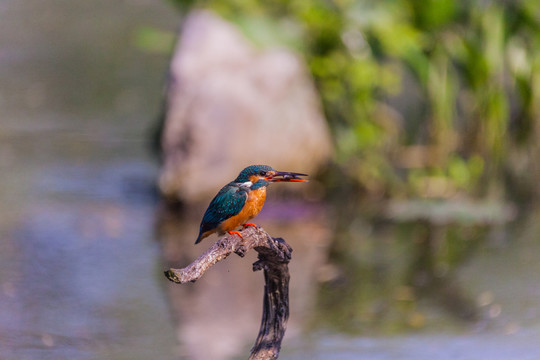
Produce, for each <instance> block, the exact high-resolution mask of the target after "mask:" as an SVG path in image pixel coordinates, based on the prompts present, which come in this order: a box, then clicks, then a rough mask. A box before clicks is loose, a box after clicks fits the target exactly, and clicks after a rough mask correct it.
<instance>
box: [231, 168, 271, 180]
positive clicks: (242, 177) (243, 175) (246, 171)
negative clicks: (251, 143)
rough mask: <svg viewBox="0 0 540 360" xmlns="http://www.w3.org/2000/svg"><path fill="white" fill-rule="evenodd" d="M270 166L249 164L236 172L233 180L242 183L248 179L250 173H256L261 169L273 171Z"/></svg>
mask: <svg viewBox="0 0 540 360" xmlns="http://www.w3.org/2000/svg"><path fill="white" fill-rule="evenodd" d="M273 170H274V169H272V167H271V166H268V165H251V166H248V167H247V168H245V169H244V170H242V171H241V172H240V174H238V177H237V178H236V179H235V180H234V181H235V182H239V183H243V182H246V181H249V177H250V176H252V175H257V174H258V173H260V172H261V171H273Z"/></svg>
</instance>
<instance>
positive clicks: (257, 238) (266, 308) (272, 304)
mask: <svg viewBox="0 0 540 360" xmlns="http://www.w3.org/2000/svg"><path fill="white" fill-rule="evenodd" d="M241 234H242V238H241V237H240V236H238V235H227V236H224V237H222V238H220V239H219V240H218V241H217V242H216V243H215V244H214V245H212V246H211V247H210V248H209V249H208V250H207V251H206V252H204V253H203V254H202V255H201V256H199V257H198V258H197V260H195V261H194V262H193V263H191V264H190V265H188V266H187V267H185V268H182V269H169V270H167V271H165V276H166V277H167V278H168V279H169V280H170V281H173V282H175V283H178V284H184V283H187V282H195V281H197V280H198V279H200V278H201V276H202V275H203V274H204V273H205V272H206V271H207V270H208V269H210V267H212V265H214V264H216V263H217V262H218V261H221V260H223V259H225V258H227V257H228V256H229V255H230V254H232V253H235V254H237V255H239V256H241V257H243V256H244V255H245V254H246V253H247V252H248V251H249V250H251V249H255V251H257V252H258V253H259V257H258V258H259V259H258V260H257V261H256V262H255V263H254V264H253V271H258V270H264V280H265V286H264V298H263V314H262V320H261V327H260V329H259V335H258V336H257V340H256V342H255V345H254V346H253V348H252V349H251V356H250V357H249V360H270V359H277V358H278V356H279V350H280V348H281V341H282V340H283V336H284V335H285V330H286V326H287V320H288V318H289V278H290V276H289V267H288V264H289V261H290V259H291V252H292V249H291V247H290V246H289V245H288V244H287V243H286V242H285V240H283V239H281V238H273V237H271V236H270V235H269V234H268V233H267V232H266V231H264V230H263V229H262V228H254V227H248V228H246V229H244V230H242V231H241Z"/></svg>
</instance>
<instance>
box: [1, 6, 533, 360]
mask: <svg viewBox="0 0 540 360" xmlns="http://www.w3.org/2000/svg"><path fill="white" fill-rule="evenodd" d="M201 10H204V14H207V16H211V17H213V18H215V19H220V20H219V21H222V22H228V24H230V27H231V28H232V29H235V30H234V31H237V33H238V34H239V36H241V37H242V38H244V39H245V41H246V43H249V44H250V46H252V47H253V49H254V50H253V51H255V52H264V51H267V49H276V48H277V49H280V51H282V52H287V53H290V54H293V55H294V56H295V58H296V59H299V60H298V61H299V63H300V64H303V65H302V66H303V68H304V69H305V71H304V72H305V75H306V77H307V78H308V79H309V84H311V86H313V89H315V90H316V97H317V102H315V103H313V107H314V109H316V110H317V111H320V112H321V114H323V115H324V119H325V129H326V130H327V138H329V139H331V148H332V150H328V152H327V158H326V160H325V161H324V162H322V161H320V162H319V163H317V170H316V171H313V174H310V175H312V176H311V178H312V181H311V182H310V184H309V185H308V186H306V187H303V188H299V187H295V188H294V189H283V187H286V186H289V185H290V186H293V185H296V184H280V185H273V187H272V188H271V189H270V190H269V193H270V195H269V197H270V198H269V200H268V204H267V205H266V207H265V209H264V210H263V212H262V213H261V215H260V216H259V217H258V220H257V223H259V224H260V225H262V226H264V228H265V229H266V230H267V231H269V232H270V233H271V234H274V235H275V236H282V237H284V238H285V239H286V240H287V241H288V242H289V243H290V244H291V245H292V247H293V249H294V253H293V260H292V262H291V265H290V266H291V275H292V280H291V306H292V308H291V318H290V321H289V328H288V331H287V336H286V338H285V341H284V343H283V349H282V354H281V358H283V359H415V360H416V359H433V358H437V359H475V360H476V359H501V360H502V359H505V360H506V359H518V360H521V359H539V358H540V347H539V346H538V338H540V319H539V317H540V241H539V236H538V235H539V233H540V225H539V224H540V223H539V220H540V211H539V207H538V200H539V196H540V193H539V191H538V186H537V184H538V183H539V180H540V168H539V165H538V162H537V161H536V160H535V159H537V158H538V156H539V155H540V141H539V140H540V138H539V137H540V107H539V104H540V3H538V1H536V0H521V1H495V0H493V1H489V0H483V1H479V0H478V1H476V0H474V1H451V0H430V1H417V0H393V1H390V0H388V1H377V2H371V1H363V0H340V1H337V0H336V1H329V0H314V1H301V0H291V1H266V2H264V1H257V0H253V1H240V0H239V1H222V0H210V1H199V2H194V1H180V0H176V1H161V2H159V1H149V0H131V1H127V0H125V1H114V2H111V1H102V0H96V1H93V2H91V3H89V2H84V1H58V0H56V1H53V0H40V1H37V0H4V1H2V2H1V3H0V109H1V111H0V120H1V122H0V169H1V171H0V194H1V198H0V358H2V359H8V360H11V359H235V358H245V357H247V356H246V355H247V354H248V352H249V348H250V346H251V345H252V344H253V342H254V340H255V337H256V334H257V330H258V326H259V321H260V311H261V309H262V283H263V282H262V274H260V273H252V272H251V262H253V261H254V257H253V254H251V255H250V256H251V257H248V258H247V259H239V258H230V259H227V260H226V261H224V262H223V263H221V264H219V265H217V266H216V267H215V268H213V269H212V270H211V271H210V272H209V273H208V274H206V275H205V277H204V278H202V279H201V280H199V281H198V282H197V283H195V284H186V285H175V284H171V283H169V282H167V281H166V279H165V278H164V276H163V270H165V269H167V268H168V267H170V266H175V267H181V266H185V265H187V264H188V263H189V262H191V261H192V260H193V259H194V258H195V257H196V256H198V254H200V253H201V252H202V251H204V249H206V246H208V245H209V243H210V242H211V241H212V240H214V239H215V238H211V239H207V240H205V242H203V243H202V244H200V245H198V246H197V247H194V246H193V241H194V239H195V237H196V234H197V230H198V229H197V228H198V225H199V221H200V218H201V216H202V213H203V212H204V209H205V206H206V205H207V203H208V201H209V200H210V198H211V196H212V195H211V194H210V195H200V197H199V198H197V197H195V196H194V197H193V198H192V199H190V198H188V197H185V196H181V195H180V194H179V193H176V192H174V191H173V192H170V191H169V192H167V193H166V194H165V195H166V196H163V195H162V194H161V193H162V192H164V190H163V184H162V182H160V179H162V176H163V171H164V170H163V166H162V165H163V164H164V162H165V161H166V159H167V151H169V150H168V148H167V147H166V146H163V143H162V139H163V136H164V135H163V133H164V132H166V131H167V129H166V127H164V124H166V120H167V119H168V118H167V114H168V109H170V108H171V106H172V105H171V99H170V97H168V95H169V92H170V91H171V88H172V87H171V78H173V76H172V75H173V74H171V72H170V62H171V59H172V58H173V54H174V52H175V51H177V50H178V49H181V44H177V40H178V39H179V38H181V37H182V34H183V31H185V29H186V26H187V25H186V23H189V21H187V19H189V18H190V16H191V15H192V14H194V13H199V14H200V13H201ZM208 14H211V15H208ZM192 33H193V31H192ZM194 33H195V34H197V32H196V31H195V32H194ZM210 56H212V54H210ZM215 56H218V55H217V54H216V55H215ZM201 61H202V59H201ZM203 74H204V73H203ZM238 74H240V73H238ZM205 79H206V78H205ZM195 80H197V78H195ZM201 82H202V76H201ZM234 85H235V82H234V81H231V82H230V83H228V86H230V89H231V93H232V92H233V91H232V89H233V88H234ZM204 89H205V88H204V87H203V88H202V91H204ZM212 89H214V88H212ZM212 89H210V90H212ZM214 90H215V89H214ZM218 98H219V94H218ZM273 105H274V107H276V108H279V107H280V103H275V104H273ZM208 107H210V108H211V107H212V104H211V103H210V104H206V107H205V109H208ZM222 109H223V108H219V109H217V110H216V111H215V112H214V113H212V114H214V115H216V116H213V117H210V118H211V119H212V118H215V119H216V120H215V121H216V122H218V123H219V121H222V118H221V117H220V115H221V110H222ZM218 115H219V116H218ZM251 121H255V122H256V119H251ZM221 125H223V124H221ZM221 125H220V126H221ZM252 135H253V133H252V128H250V127H246V128H241V129H240V130H237V129H235V131H234V132H231V133H226V131H225V132H224V134H223V137H224V138H227V139H229V140H230V142H231V143H239V144H243V140H242V139H246V138H248V137H250V136H252ZM327 138H325V137H324V136H323V137H322V140H321V144H322V143H323V142H324V141H326V140H325V139H327ZM222 144H223V143H222V142H220V141H218V142H216V141H208V142H207V143H205V142H204V141H203V142H202V145H201V146H202V147H204V148H213V147H216V146H221V145H222ZM287 146H288V145H287V144H285V145H279V143H278V142H275V147H276V148H280V149H283V148H286V149H289V148H288V147H287ZM324 146H325V147H326V146H327V145H326V143H325V145H324ZM246 151H247V150H246ZM277 151H278V149H272V148H269V149H268V152H269V153H270V154H272V153H274V154H275V153H277ZM190 156H191V159H194V160H193V161H194V163H197V161H199V163H200V162H201V161H203V159H199V158H197V154H194V155H190ZM303 156H304V155H303V154H301V152H300V151H298V150H296V149H295V148H294V147H293V146H291V148H290V151H289V152H288V155H287V161H285V162H283V163H282V164H286V165H287V166H288V164H294V161H295V159H300V161H304V160H303V159H304V157H303ZM242 161H245V159H241V160H238V159H235V158H233V157H231V158H226V159H222V161H220V163H219V164H216V166H219V167H220V169H223V168H225V169H229V170H228V171H229V173H226V172H224V170H221V171H219V172H211V169H210V167H208V173H209V174H210V173H211V174H212V179H215V181H216V183H217V184H225V183H227V182H228V181H230V180H231V179H232V177H234V176H235V175H236V173H237V172H238V171H239V170H240V169H241V168H242V167H243V166H245V165H248V164H249V163H248V164H244V163H243V162H242ZM288 161H290V162H288ZM253 162H258V161H255V160H254V161H253ZM270 165H274V166H275V167H278V165H280V164H274V163H273V164H270ZM179 166H180V167H179V169H180V171H182V167H181V163H180V165H179ZM306 166H307V163H306ZM280 170H289V171H299V172H303V169H302V168H298V167H295V168H280ZM193 172H195V170H193ZM231 174H233V175H232V177H231ZM182 176H183V177H185V178H187V179H189V178H190V176H193V174H192V173H191V171H186V170H185V168H184V172H183V173H182ZM160 185H161V187H160ZM215 190H216V191H217V188H216V189H215Z"/></svg>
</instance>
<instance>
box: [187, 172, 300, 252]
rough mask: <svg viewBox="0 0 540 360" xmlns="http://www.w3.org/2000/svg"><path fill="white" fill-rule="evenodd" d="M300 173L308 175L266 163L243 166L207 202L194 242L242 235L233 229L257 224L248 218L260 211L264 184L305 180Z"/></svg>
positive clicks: (265, 185) (263, 195) (264, 198)
mask: <svg viewBox="0 0 540 360" xmlns="http://www.w3.org/2000/svg"><path fill="white" fill-rule="evenodd" d="M300 176H308V175H307V174H301V173H294V172H284V171H276V170H274V169H273V168H272V167H271V166H268V165H251V166H248V167H246V168H245V169H244V170H242V171H241V172H240V174H238V176H237V177H236V179H234V180H233V181H231V182H230V183H228V184H227V185H225V186H224V187H223V188H221V190H219V192H218V193H217V195H216V196H215V197H214V198H213V199H212V201H211V202H210V205H208V208H207V209H206V212H205V213H204V216H203V218H202V221H201V225H200V229H199V236H198V237H197V240H195V244H198V243H200V242H201V240H202V239H204V238H206V237H208V236H210V235H212V234H213V233H218V234H219V235H225V233H228V234H229V235H233V234H236V235H238V236H240V237H242V235H241V234H240V233H239V232H238V231H234V230H235V229H237V228H239V226H240V225H243V228H246V227H247V226H255V227H257V225H255V224H253V223H249V222H248V221H249V220H251V219H253V218H254V217H255V216H257V214H258V213H259V212H260V211H261V209H262V207H263V205H264V202H265V200H266V187H267V186H268V185H270V184H271V183H273V182H307V180H305V179H302V178H300Z"/></svg>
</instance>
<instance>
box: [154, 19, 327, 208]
mask: <svg viewBox="0 0 540 360" xmlns="http://www.w3.org/2000/svg"><path fill="white" fill-rule="evenodd" d="M167 100H168V106H167V111H166V118H165V123H164V128H163V137H162V148H163V153H164V163H163V168H162V171H161V175H160V179H159V186H160V189H161V191H162V192H163V194H165V195H166V196H169V197H174V198H180V199H183V200H187V201H193V200H199V199H201V198H205V199H207V198H208V196H212V195H214V194H215V193H216V191H217V189H219V188H220V187H221V186H222V185H224V184H225V183H226V182H227V181H230V180H232V179H234V178H235V177H236V175H237V174H238V172H239V171H240V170H241V169H242V168H244V167H245V166H247V165H251V164H268V165H271V166H273V167H274V168H276V169H278V170H288V171H298V172H305V173H313V172H315V171H316V169H317V168H318V167H319V166H321V165H322V164H323V163H325V162H327V161H328V159H329V158H330V157H331V155H332V149H333V148H332V143H331V138H330V135H329V131H328V128H327V125H326V122H325V119H324V116H323V114H322V111H321V105H320V103H319V98H318V95H317V93H316V90H315V88H314V85H313V83H312V80H311V78H310V76H309V75H308V72H307V71H306V68H305V66H304V64H303V62H302V61H301V60H300V59H299V57H297V56H296V55H294V54H292V53H291V52H289V51H287V50H266V51H262V50H258V49H255V48H254V47H253V46H252V45H251V44H250V43H249V42H248V41H247V40H246V39H245V38H244V37H243V35H242V34H241V33H240V32H239V31H238V30H237V29H236V28H235V27H234V26H232V25H231V24H229V23H227V22H225V21H224V20H222V19H220V18H218V17H217V16H216V15H214V14H212V13H210V12H207V11H196V12H193V13H191V14H190V15H189V17H188V18H187V20H186V22H185V23H184V26H183V27H182V30H181V34H180V38H179V41H178V46H177V49H176V52H175V54H174V57H173V59H172V62H171V69H170V84H169V88H168V93H167Z"/></svg>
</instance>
